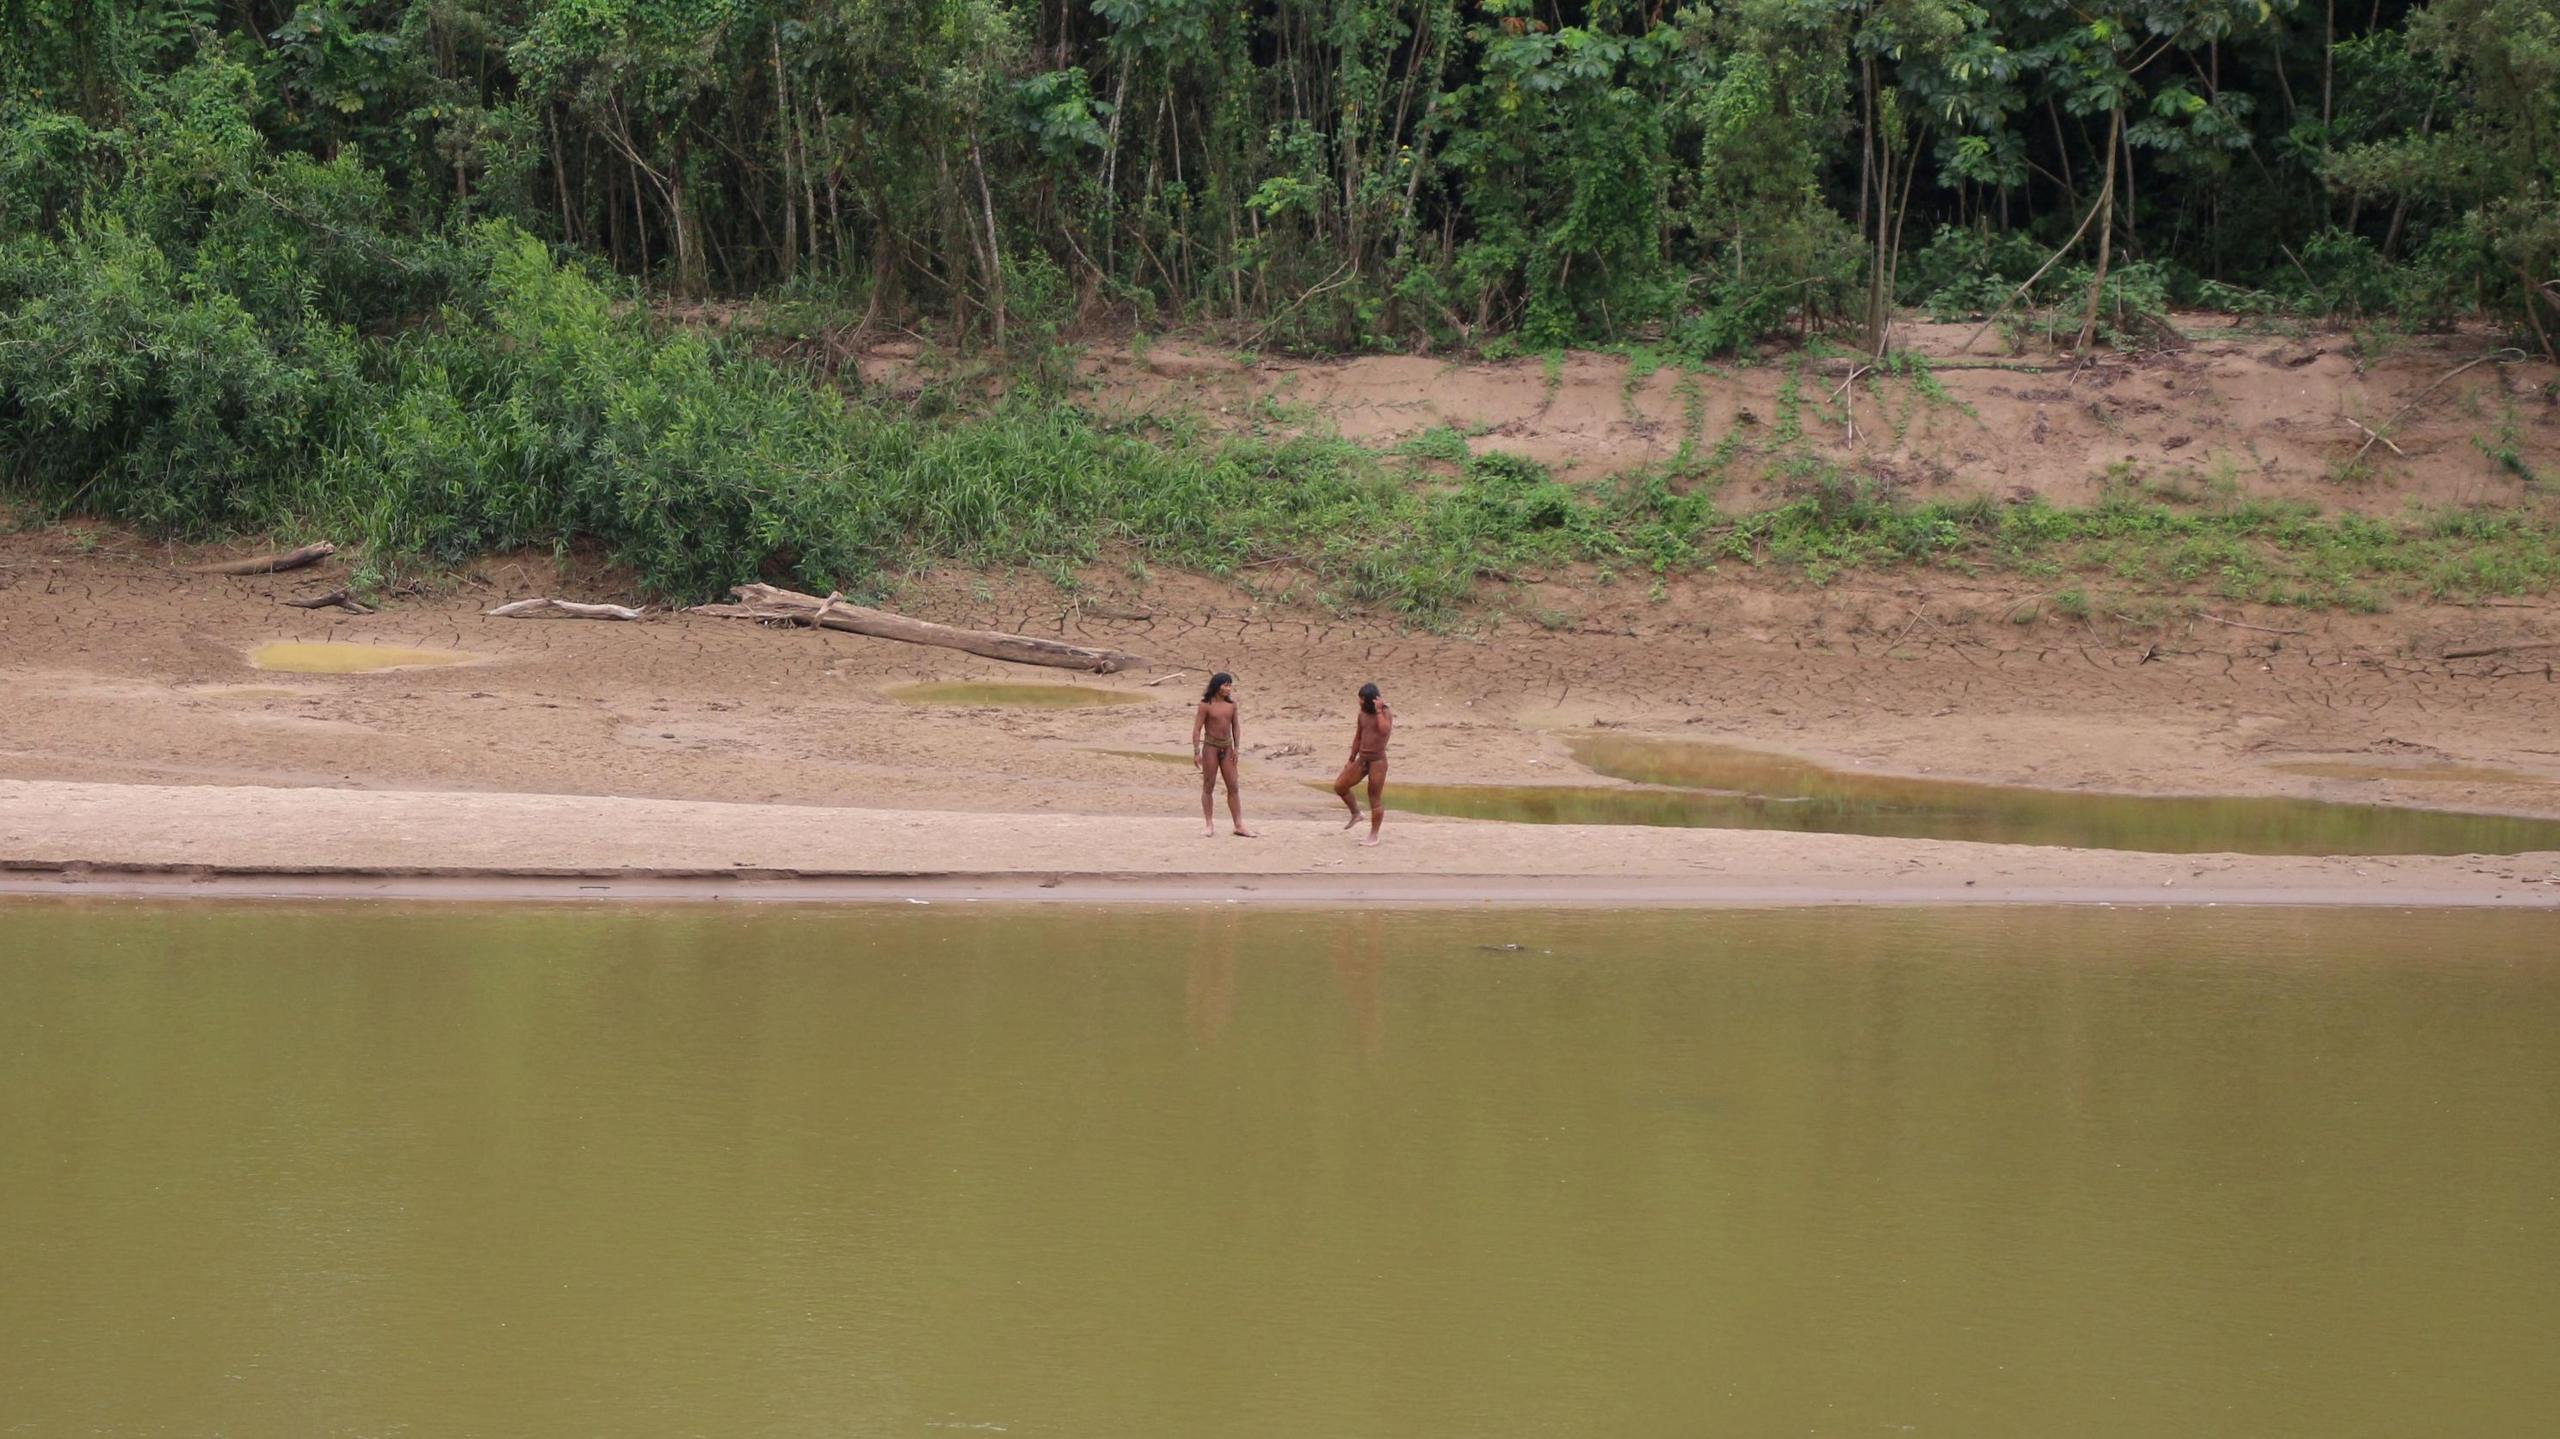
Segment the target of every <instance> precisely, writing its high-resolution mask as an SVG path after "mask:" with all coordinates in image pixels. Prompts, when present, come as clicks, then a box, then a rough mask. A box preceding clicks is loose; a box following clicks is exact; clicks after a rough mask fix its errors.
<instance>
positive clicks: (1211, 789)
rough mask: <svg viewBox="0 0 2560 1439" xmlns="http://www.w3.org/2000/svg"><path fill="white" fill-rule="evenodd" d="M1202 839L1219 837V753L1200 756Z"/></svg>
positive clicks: (1212, 752)
mask: <svg viewBox="0 0 2560 1439" xmlns="http://www.w3.org/2000/svg"><path fill="white" fill-rule="evenodd" d="M1200 837H1201V838H1202V839H1215V838H1217V837H1218V752H1217V751H1216V750H1203V751H1202V752H1201V754H1200Z"/></svg>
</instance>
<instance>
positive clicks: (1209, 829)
mask: <svg viewBox="0 0 2560 1439" xmlns="http://www.w3.org/2000/svg"><path fill="white" fill-rule="evenodd" d="M1200 837H1201V838H1202V839H1216V838H1217V837H1218V827H1217V826H1216V825H1214V824H1211V823H1209V822H1208V821H1206V820H1202V821H1201V822H1200Z"/></svg>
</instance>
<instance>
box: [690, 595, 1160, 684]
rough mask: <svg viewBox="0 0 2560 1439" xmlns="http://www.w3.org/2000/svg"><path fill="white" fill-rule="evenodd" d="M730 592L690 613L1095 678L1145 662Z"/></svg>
mask: <svg viewBox="0 0 2560 1439" xmlns="http://www.w3.org/2000/svg"><path fill="white" fill-rule="evenodd" d="M730 593H732V594H734V595H736V596H737V597H738V602H737V603H736V604H727V605H695V606H694V607H693V608H692V609H691V610H690V611H688V613H690V614H697V615H711V616H714V617H716V618H720V619H737V620H763V621H767V622H786V623H791V624H801V625H811V626H822V627H824V628H826V629H831V630H843V631H845V632H846V633H848V634H857V635H868V636H870V637H871V638H873V639H881V640H897V641H899V642H900V643H902V644H911V645H935V646H938V647H940V648H943V649H953V650H959V651H962V652H963V653H966V654H973V655H982V656H984V657H985V658H987V659H991V660H1005V661H1008V662H1010V663H1013V664H1018V665H1046V666H1048V667H1049V668H1051V669H1062V670H1084V671H1086V672H1088V673H1091V674H1102V675H1107V674H1112V673H1115V672H1117V671H1120V670H1124V669H1128V668H1130V667H1131V666H1133V665H1136V664H1139V663H1141V661H1140V660H1139V658H1138V657H1137V656H1136V655H1132V654H1123V653H1122V652H1120V651H1118V650H1097V649H1087V648H1086V647H1085V646H1083V645H1071V644H1064V643H1061V642H1059V641H1057V640H1043V639H1034V638H1032V637H1031V636H1029V635H1010V634H1004V633H1001V632H999V631H996V630H964V629H957V628H954V627H953V626H950V625H938V624H935V623H933V622H932V621H930V620H919V619H910V618H908V617H907V616H905V615H899V614H891V613H890V612H889V611H887V610H875V609H870V608H866V607H865V606H862V605H853V604H846V603H845V602H844V600H843V599H842V597H840V596H837V595H829V596H827V597H826V598H825V599H820V598H818V597H817V596H816V595H804V594H801V593H799V592H798V591H796V590H785V589H777V588H775V587H774V586H772V585H740V586H738V587H737V588H736V589H735V590H732V591H730Z"/></svg>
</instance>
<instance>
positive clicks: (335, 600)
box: [278, 585, 373, 615]
mask: <svg viewBox="0 0 2560 1439" xmlns="http://www.w3.org/2000/svg"><path fill="white" fill-rule="evenodd" d="M278 603H281V604H286V605H291V606H292V607H293V608H295V609H297V610H329V609H338V610H345V611H346V612H347V613H349V614H355V615H369V614H372V613H373V606H371V605H369V604H366V603H365V602H364V601H362V600H360V599H357V598H356V597H355V592H354V591H353V590H350V589H348V588H347V587H346V586H344V585H340V586H339V587H338V588H336V589H334V590H331V591H329V592H328V593H327V594H325V595H300V596H297V597H295V598H293V599H289V600H282V601H279V602H278Z"/></svg>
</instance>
